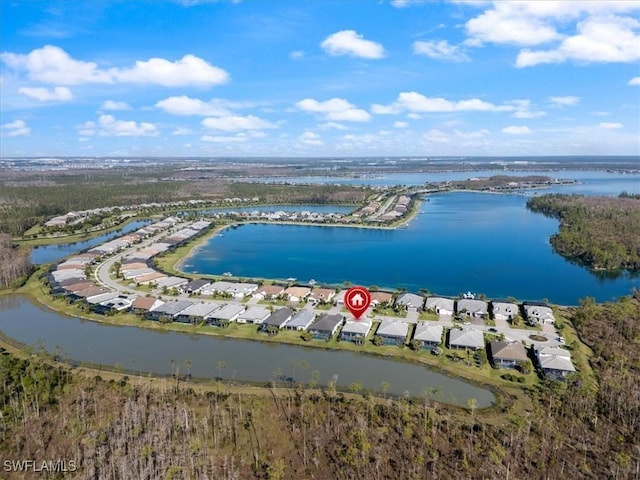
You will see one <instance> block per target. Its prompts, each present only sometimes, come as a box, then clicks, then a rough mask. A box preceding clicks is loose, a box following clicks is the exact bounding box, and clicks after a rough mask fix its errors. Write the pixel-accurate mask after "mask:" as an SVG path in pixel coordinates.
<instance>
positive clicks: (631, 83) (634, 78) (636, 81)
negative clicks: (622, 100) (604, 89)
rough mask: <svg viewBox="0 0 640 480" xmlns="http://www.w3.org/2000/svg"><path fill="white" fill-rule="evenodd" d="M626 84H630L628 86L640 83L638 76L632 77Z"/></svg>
mask: <svg viewBox="0 0 640 480" xmlns="http://www.w3.org/2000/svg"><path fill="white" fill-rule="evenodd" d="M627 85H630V86H637V85H640V77H633V78H632V79H631V80H629V81H628V82H627Z"/></svg>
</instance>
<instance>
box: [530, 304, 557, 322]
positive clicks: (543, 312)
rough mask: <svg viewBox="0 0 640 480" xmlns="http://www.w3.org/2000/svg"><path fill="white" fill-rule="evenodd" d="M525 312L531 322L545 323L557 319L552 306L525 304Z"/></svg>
mask: <svg viewBox="0 0 640 480" xmlns="http://www.w3.org/2000/svg"><path fill="white" fill-rule="evenodd" d="M524 312H525V314H526V315H527V320H528V321H529V322H531V323H534V322H535V323H539V324H543V323H554V322H555V321H556V319H555V317H554V316H553V310H552V309H551V307H547V306H545V305H534V304H525V305H524Z"/></svg>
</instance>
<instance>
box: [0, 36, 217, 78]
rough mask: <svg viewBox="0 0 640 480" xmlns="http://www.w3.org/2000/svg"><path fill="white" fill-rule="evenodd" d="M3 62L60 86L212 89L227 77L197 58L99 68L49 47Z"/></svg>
mask: <svg viewBox="0 0 640 480" xmlns="http://www.w3.org/2000/svg"><path fill="white" fill-rule="evenodd" d="M0 60H2V62H4V63H5V64H6V65H7V66H8V67H10V68H12V69H13V70H16V71H23V72H26V74H27V76H28V78H29V79H31V80H34V81H38V82H42V83H49V84H57V85H81V84H87V83H106V84H112V83H144V84H153V85H162V86H166V87H178V86H213V85H220V84H223V83H226V82H227V81H228V80H229V75H228V73H227V72H226V71H225V70H223V69H221V68H219V67H216V66H214V65H211V64H210V63H208V62H206V61H205V60H203V59H201V58H199V57H196V56H194V55H185V56H184V57H182V58H181V59H180V60H176V61H173V62H172V61H170V60H167V59H164V58H151V59H149V60H146V61H137V62H135V64H134V65H133V66H132V67H129V68H115V67H112V68H108V69H104V68H100V67H99V66H98V64H97V63H95V62H86V61H82V60H75V59H73V58H72V57H71V56H70V55H69V54H68V53H67V52H65V51H64V50H63V49H61V48H60V47H56V46H53V45H46V46H44V47H42V48H37V49H35V50H32V51H31V52H30V53H28V54H26V55H23V54H16V53H10V52H4V53H2V54H0Z"/></svg>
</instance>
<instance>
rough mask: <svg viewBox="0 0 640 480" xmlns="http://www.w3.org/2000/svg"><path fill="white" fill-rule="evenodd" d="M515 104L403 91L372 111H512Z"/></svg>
mask: <svg viewBox="0 0 640 480" xmlns="http://www.w3.org/2000/svg"><path fill="white" fill-rule="evenodd" d="M515 109H516V107H514V106H513V105H494V104H492V103H489V102H485V101H484V100H480V99H478V98H471V99H468V100H458V101H452V100H447V99H445V98H442V97H426V96H424V95H422V94H421V93H417V92H402V93H400V95H398V99H397V100H396V101H395V102H394V103H392V104H391V105H377V104H376V105H373V106H372V111H373V112H374V113H379V114H383V113H386V114H397V113H400V112H402V111H404V110H408V111H410V112H418V113H441V112H511V111H514V110H515Z"/></svg>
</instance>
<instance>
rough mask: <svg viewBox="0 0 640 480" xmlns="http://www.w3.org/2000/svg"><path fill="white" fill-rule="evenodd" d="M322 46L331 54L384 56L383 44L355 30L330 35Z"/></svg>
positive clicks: (374, 57) (368, 56) (366, 56)
mask: <svg viewBox="0 0 640 480" xmlns="http://www.w3.org/2000/svg"><path fill="white" fill-rule="evenodd" d="M320 46H321V47H322V48H323V49H324V51H325V52H327V53H328V54H329V55H333V56H340V55H348V56H350V57H360V58H369V59H378V58H382V57H384V48H383V47H382V45H380V44H379V43H376V42H372V41H371V40H365V39H364V37H363V36H362V35H360V34H358V33H356V32H355V31H354V30H342V31H340V32H336V33H333V34H331V35H329V36H328V37H327V38H326V39H324V41H323V42H322V43H321V44H320Z"/></svg>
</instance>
